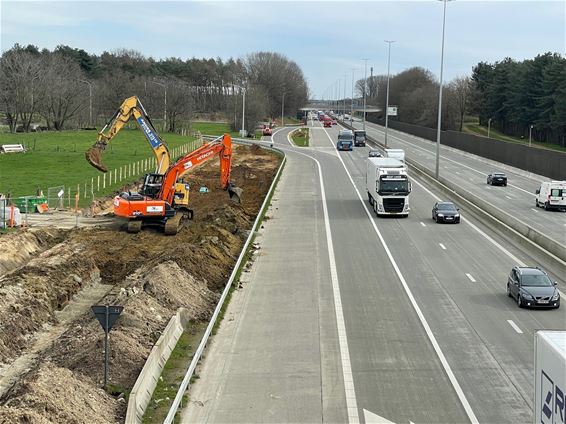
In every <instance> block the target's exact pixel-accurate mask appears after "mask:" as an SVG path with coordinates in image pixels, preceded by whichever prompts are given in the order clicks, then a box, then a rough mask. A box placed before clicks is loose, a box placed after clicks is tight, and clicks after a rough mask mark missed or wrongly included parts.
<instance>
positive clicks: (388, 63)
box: [385, 40, 395, 148]
mask: <svg viewBox="0 0 566 424" xmlns="http://www.w3.org/2000/svg"><path fill="white" fill-rule="evenodd" d="M385 42H386V43H387V44H389V53H388V54H387V95H386V99H385V148H387V129H388V127H389V69H390V64H391V43H394V42H395V41H394V40H385Z"/></svg>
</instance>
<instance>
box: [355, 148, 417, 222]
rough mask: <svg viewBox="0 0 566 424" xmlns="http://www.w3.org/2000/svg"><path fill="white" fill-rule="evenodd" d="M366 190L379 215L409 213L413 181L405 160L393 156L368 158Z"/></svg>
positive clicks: (404, 215) (404, 214)
mask: <svg viewBox="0 0 566 424" xmlns="http://www.w3.org/2000/svg"><path fill="white" fill-rule="evenodd" d="M366 190H367V192H368V200H369V204H370V205H371V206H372V207H373V210H374V212H375V213H376V214H377V215H378V216H379V215H398V216H403V217H406V216H408V215H409V193H411V181H410V180H409V174H408V172H407V167H406V166H405V164H404V163H403V162H401V161H399V160H397V159H392V158H375V157H370V158H368V160H367V167H366Z"/></svg>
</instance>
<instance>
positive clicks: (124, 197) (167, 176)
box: [86, 97, 242, 234]
mask: <svg viewBox="0 0 566 424" xmlns="http://www.w3.org/2000/svg"><path fill="white" fill-rule="evenodd" d="M131 117H135V118H136V122H137V123H138V125H139V126H140V128H141V129H142V131H143V132H144V135H145V136H146V138H147V140H148V142H149V143H150V145H151V147H152V148H153V151H154V154H155V156H156V160H157V169H156V172H155V173H151V174H147V175H146V176H145V178H144V183H143V186H142V188H141V189H140V191H139V192H123V193H121V194H120V195H119V196H116V197H115V198H114V214H115V215H116V216H120V217H124V218H128V232H131V233H137V232H139V231H140V230H141V228H142V226H143V225H159V226H162V227H163V229H164V232H165V234H177V232H178V231H179V229H180V228H181V227H182V226H183V224H184V223H185V222H187V220H189V219H192V218H193V211H192V209H191V208H189V185H188V184H186V183H185V182H184V181H183V180H182V179H183V177H184V176H185V175H186V174H187V173H188V172H189V171H190V170H192V169H193V168H195V167H197V166H198V165H200V164H202V163H203V162H205V161H207V160H208V159H212V158H214V157H215V156H216V155H218V156H219V157H220V184H221V187H222V189H223V190H227V191H228V194H229V196H230V199H232V200H234V201H236V202H240V197H241V194H242V189H241V188H239V187H236V186H234V184H233V183H232V182H231V180H230V174H231V167H232V139H231V137H230V135H229V134H224V135H223V136H221V137H218V138H217V139H214V140H212V141H210V142H207V143H205V144H203V145H202V146H200V147H199V148H198V149H196V150H194V151H192V152H190V153H188V154H187V155H185V156H183V157H182V158H180V159H179V160H177V162H175V163H174V164H173V165H170V157H169V150H168V149H167V146H166V145H165V143H164V142H163V140H161V138H160V137H159V135H158V134H157V131H155V128H154V127H153V125H152V124H151V121H150V119H149V117H148V116H147V113H146V112H145V110H144V109H143V106H142V105H141V103H140V102H139V100H138V99H137V97H131V98H129V99H126V101H124V103H123V104H122V106H121V108H120V109H119V110H118V112H116V114H115V115H114V117H113V118H112V120H111V121H110V122H109V123H108V124H107V125H106V126H105V127H104V129H103V130H102V131H101V132H100V133H99V136H98V139H97V142H96V143H95V145H94V146H93V147H91V148H90V149H89V150H88V151H87V153H86V157H87V160H88V162H89V163H90V164H91V165H93V166H94V167H96V168H97V169H99V170H101V171H103V172H106V167H105V166H104V164H103V163H102V152H103V151H104V149H105V148H106V146H107V144H108V143H109V142H110V141H111V140H112V138H113V137H114V136H115V135H116V133H117V132H118V131H119V130H120V129H121V128H122V127H123V126H124V125H125V124H126V122H128V120H129V119H130V118H131ZM108 127H109V128H110V130H109V131H108V133H105V132H104V131H105V129H106V128H108Z"/></svg>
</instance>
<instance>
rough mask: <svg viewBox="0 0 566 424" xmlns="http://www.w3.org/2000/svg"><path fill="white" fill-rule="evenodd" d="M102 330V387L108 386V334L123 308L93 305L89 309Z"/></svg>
mask: <svg viewBox="0 0 566 424" xmlns="http://www.w3.org/2000/svg"><path fill="white" fill-rule="evenodd" d="M90 309H91V310H92V312H93V313H94V316H95V317H96V319H97V320H98V322H99V323H100V325H101V326H102V329H103V330H104V387H106V385H107V384H108V333H109V332H110V330H111V329H112V327H113V326H114V324H115V323H116V320H117V319H118V317H119V316H120V314H121V313H122V311H123V310H124V307H123V306H119V305H115V306H109V305H93V306H91V307H90Z"/></svg>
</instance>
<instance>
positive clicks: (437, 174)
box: [435, 0, 452, 180]
mask: <svg viewBox="0 0 566 424" xmlns="http://www.w3.org/2000/svg"><path fill="white" fill-rule="evenodd" d="M439 1H441V2H443V3H444V5H443V6H444V7H443V13H442V47H441V50H440V86H439V88H438V128H437V129H436V167H435V175H436V179H437V180H438V178H439V176H440V127H441V124H442V71H443V69H444V33H445V28H446V3H447V2H449V1H452V0H439Z"/></svg>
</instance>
